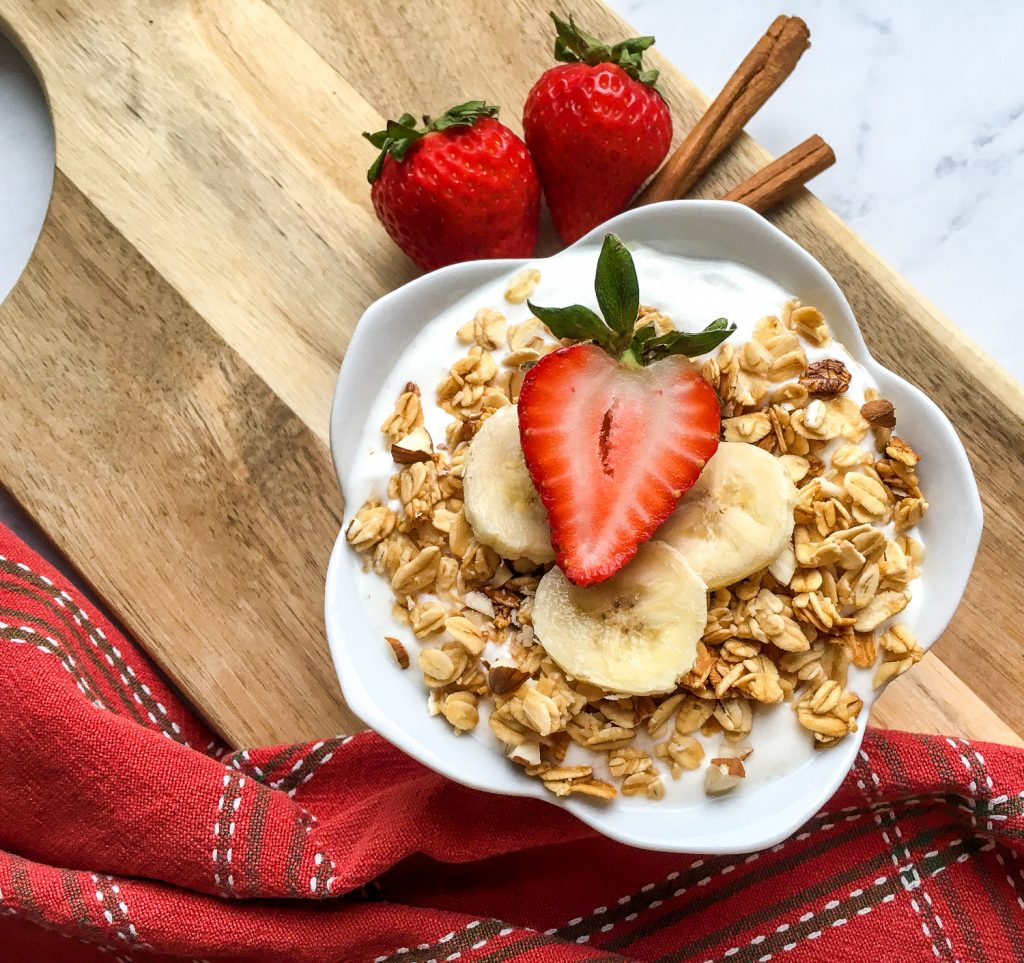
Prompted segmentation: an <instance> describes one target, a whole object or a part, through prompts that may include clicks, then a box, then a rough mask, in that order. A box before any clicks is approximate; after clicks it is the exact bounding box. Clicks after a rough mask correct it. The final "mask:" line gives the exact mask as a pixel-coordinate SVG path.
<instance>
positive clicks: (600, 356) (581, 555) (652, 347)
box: [519, 234, 736, 585]
mask: <svg viewBox="0 0 1024 963" xmlns="http://www.w3.org/2000/svg"><path fill="white" fill-rule="evenodd" d="M594 287H595V289H596V293H597V303H598V305H599V307H600V308H601V312H602V314H603V315H604V317H603V318H602V317H600V316H599V315H597V314H595V313H594V312H593V311H591V310H590V309H589V308H587V307H584V306H583V305H581V304H574V305H572V306H570V307H567V308H541V307H537V306H536V305H533V304H531V305H530V309H531V310H532V311H533V313H534V315H536V317H538V318H540V320H541V321H543V322H544V323H545V324H546V325H547V326H548V328H549V329H550V330H551V332H552V333H553V334H554V335H555V336H556V337H558V338H570V339H573V340H576V341H580V342H583V341H590V342H592V343H581V344H573V345H570V346H568V347H564V348H559V349H558V350H557V351H554V352H552V353H551V354H549V355H546V356H545V357H544V358H541V360H540V361H538V362H537V364H535V365H534V366H533V367H532V368H530V370H529V371H528V372H527V374H526V378H525V379H524V380H523V387H522V390H521V391H520V393H519V437H520V440H521V442H522V446H523V457H524V458H525V459H526V467H527V468H528V469H529V471H530V477H531V478H532V479H533V484H534V487H535V488H536V489H537V494H538V495H539V496H540V500H541V502H542V503H543V505H544V508H545V510H546V512H547V516H548V524H549V525H550V526H551V544H552V546H553V547H554V549H555V556H556V559H557V561H558V565H559V567H560V568H561V569H562V571H563V572H564V573H565V576H566V578H568V579H569V580H570V581H572V582H575V583H576V584H577V585H592V584H593V583H595V582H601V581H604V579H606V578H608V577H609V576H611V575H613V574H614V573H615V572H617V571H618V570H619V569H620V568H622V566H623V565H625V564H626V562H628V561H629V560H630V559H631V558H632V557H633V556H634V555H635V554H636V552H637V549H638V548H639V547H640V545H641V544H642V543H643V542H645V541H647V540H648V539H649V538H650V537H651V536H652V535H653V534H654V532H655V530H656V529H657V528H658V526H659V525H660V524H661V523H662V522H663V521H664V520H665V519H666V518H668V516H669V515H670V514H671V513H672V511H673V509H674V508H675V507H676V504H677V503H678V501H679V499H680V498H681V497H682V496H683V495H684V494H685V493H686V492H687V491H689V489H690V488H692V487H693V484H694V482H696V481H697V478H698V477H699V476H700V473H701V471H702V470H703V469H704V466H705V465H706V464H707V462H708V461H709V459H710V458H711V456H712V455H713V454H714V453H715V451H716V450H717V449H718V433H719V430H720V427H721V421H722V413H721V409H720V407H719V403H718V396H717V395H716V394H715V389H714V388H712V387H711V385H710V384H709V383H708V382H707V381H706V380H705V379H704V378H703V377H702V376H701V374H700V372H699V371H698V370H697V369H696V368H695V367H694V365H693V364H692V363H691V362H690V360H689V357H690V356H693V355H698V354H704V353H705V352H707V351H711V350H712V349H713V348H715V347H717V346H718V345H719V344H721V342H722V341H724V340H725V339H726V338H727V337H729V335H730V334H732V332H733V331H735V330H736V327H735V325H732V326H730V325H729V323H728V322H727V321H726V320H725V319H724V318H719V319H718V320H717V321H713V322H712V323H711V324H709V325H708V326H707V328H705V329H704V330H703V331H700V332H696V333H687V332H683V331H670V332H669V333H667V334H663V335H658V334H657V332H656V331H655V329H654V327H653V325H651V324H646V325H641V326H640V327H639V328H637V327H636V322H637V310H638V307H639V304H640V293H639V287H638V284H637V278H636V270H635V268H634V265H633V259H632V257H631V256H630V254H629V252H628V251H627V250H626V248H625V247H624V246H623V245H622V242H621V241H619V239H618V238H617V237H615V235H614V234H609V235H608V236H607V237H606V238H605V241H604V247H603V248H602V250H601V256H600V258H599V259H598V262H597V276H596V280H595V284H594Z"/></svg>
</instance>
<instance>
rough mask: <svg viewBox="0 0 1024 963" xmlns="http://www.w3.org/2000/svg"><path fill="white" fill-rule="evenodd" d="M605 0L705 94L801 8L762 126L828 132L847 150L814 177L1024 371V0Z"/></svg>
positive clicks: (794, 139)
mask: <svg viewBox="0 0 1024 963" xmlns="http://www.w3.org/2000/svg"><path fill="white" fill-rule="evenodd" d="M610 3H611V5H612V6H613V7H614V8H615V9H616V10H617V11H618V12H619V13H621V14H622V15H623V16H624V17H625V18H626V19H627V20H629V21H630V22H631V23H632V24H633V25H634V26H635V27H636V28H637V30H638V31H639V32H641V33H651V34H654V35H655V36H656V37H657V45H658V48H659V49H660V50H661V51H662V53H664V54H666V55H667V56H668V57H669V58H670V59H671V60H672V61H673V62H674V63H675V64H676V65H677V66H679V68H680V69H681V70H682V71H683V72H684V73H685V74H687V76H689V77H690V78H691V79H692V80H693V81H694V82H695V83H696V84H697V85H698V86H699V87H700V88H701V89H702V90H704V91H705V92H707V93H708V94H709V95H714V94H716V93H717V92H718V91H719V90H720V89H721V87H722V85H723V84H724V83H725V81H726V79H727V78H728V76H729V74H730V73H731V72H732V71H733V69H735V67H736V65H737V64H738V63H739V62H740V60H741V59H742V57H743V55H744V54H745V53H746V52H747V50H749V49H750V47H751V46H752V45H753V44H754V42H755V41H756V40H757V38H758V37H759V36H760V35H761V33H762V32H763V31H764V29H765V28H766V27H767V26H768V24H769V23H771V21H772V19H773V18H774V17H775V16H777V15H778V14H779V13H782V12H785V13H789V14H797V15H799V16H802V17H803V18H804V19H805V20H806V21H807V23H808V25H809V26H810V28H811V43H812V46H811V49H810V50H808V51H807V53H805V54H804V56H803V59H802V60H801V62H800V64H799V65H798V67H797V69H796V71H795V72H794V74H793V75H792V77H790V78H789V80H787V81H786V83H785V85H784V86H783V87H782V88H781V89H780V90H779V91H778V92H777V93H776V94H775V95H774V96H773V97H772V99H771V100H770V101H769V102H768V103H767V104H766V105H765V107H764V108H763V109H762V111H761V112H760V113H759V114H758V116H757V117H755V118H754V120H753V122H752V123H751V124H750V128H749V129H750V131H751V133H753V135H754V136H755V137H756V138H757V139H758V140H759V141H761V143H763V144H764V145H765V146H766V147H767V148H768V149H769V150H770V151H772V152H773V153H775V154H781V153H783V152H785V151H787V150H789V148H791V147H793V146H795V145H796V144H798V143H799V142H800V141H802V140H803V139H804V138H805V137H807V136H808V135H810V134H812V133H818V134H821V136H822V137H824V138H825V139H826V140H827V141H828V142H829V143H830V144H832V146H833V147H834V148H835V151H836V156H837V158H838V161H837V163H836V165H835V167H833V168H832V169H831V170H829V171H826V172H825V173H824V174H823V175H821V176H820V177H819V178H817V179H816V181H815V182H814V184H813V186H812V189H813V190H814V191H815V192H816V193H817V194H818V195H819V196H820V197H821V198H822V199H823V200H824V201H825V202H826V203H827V204H828V205H829V206H830V207H832V208H833V209H834V210H835V211H836V212H837V213H838V214H839V215H840V216H841V217H842V218H844V220H846V221H847V223H849V224H850V225H851V227H853V229H854V230H855V231H856V232H857V233H858V234H860V235H861V236H862V237H863V238H864V239H865V240H866V241H867V242H868V243H869V244H870V245H872V246H873V247H874V248H875V249H876V250H877V251H879V252H880V253H881V255H882V256H883V257H884V258H885V259H886V260H887V261H889V263H890V264H892V265H893V266H894V267H895V268H896V269H897V270H898V271H900V272H901V273H902V274H904V275H905V276H906V277H907V279H908V280H909V281H910V282H911V283H912V284H913V285H914V286H915V287H917V288H918V289H919V290H920V291H921V292H922V293H923V294H924V295H925V297H927V298H928V299H930V300H931V301H932V302H933V303H934V304H935V305H937V306H938V308H939V309H940V310H942V311H943V312H944V313H946V314H947V315H949V317H950V318H951V319H952V320H953V321H954V322H955V323H956V324H958V325H960V326H961V327H962V328H963V329H964V330H965V331H967V332H968V333H969V334H970V335H971V337H973V338H974V339H975V340H976V341H977V342H978V343H979V344H981V345H982V347H984V348H985V349H986V350H987V351H988V352H989V353H991V354H992V355H993V356H995V357H996V358H998V359H999V360H1000V361H1001V362H1002V364H1003V365H1004V366H1005V367H1006V368H1007V369H1009V370H1010V371H1011V372H1012V373H1013V374H1014V375H1015V376H1016V377H1017V378H1018V379H1021V380H1024V308H1022V306H1021V305H1022V299H1021V298H1020V297H1019V296H1017V295H1014V294H1013V293H1012V292H1011V290H1010V288H1011V287H1012V284H1013V283H1014V281H1013V279H1014V278H1015V277H1017V276H1018V272H1019V271H1020V270H1021V268H1022V267H1024V242H1022V239H1021V231H1022V222H1024V69H1022V67H1021V54H1020V40H1021V37H1024V5H1021V4H1019V3H1011V2H1000V0H987V2H986V3H983V4H978V5H974V6H972V7H970V8H965V7H964V6H963V5H962V4H959V3H954V2H952V0H933V2H931V3H920V4H911V3H895V4H894V3H891V2H885V0H846V2H844V3H842V4H840V3H836V2H821V0H793V2H787V3H785V4H783V5H781V6H780V4H779V3H778V0H742V2H740V0H717V2H716V0H610Z"/></svg>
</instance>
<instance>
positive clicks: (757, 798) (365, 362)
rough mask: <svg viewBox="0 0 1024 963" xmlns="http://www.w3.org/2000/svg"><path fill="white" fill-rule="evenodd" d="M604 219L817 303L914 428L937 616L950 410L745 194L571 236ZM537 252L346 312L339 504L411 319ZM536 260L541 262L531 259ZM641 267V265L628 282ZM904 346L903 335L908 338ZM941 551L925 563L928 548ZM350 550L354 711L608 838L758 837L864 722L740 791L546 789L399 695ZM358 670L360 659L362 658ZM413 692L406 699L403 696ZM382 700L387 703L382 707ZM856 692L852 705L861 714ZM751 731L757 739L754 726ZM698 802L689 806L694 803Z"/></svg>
mask: <svg viewBox="0 0 1024 963" xmlns="http://www.w3.org/2000/svg"><path fill="white" fill-rule="evenodd" d="M609 231H614V232H615V233H617V234H618V235H619V236H620V237H622V239H623V240H624V241H625V242H626V243H627V244H629V243H631V242H643V243H646V244H650V245H652V246H654V247H659V248H662V249H664V250H668V251H669V252H670V253H676V254H686V255H689V256H694V257H714V258H722V259H728V260H733V261H737V262H739V263H741V264H746V265H747V266H749V267H751V268H753V269H754V270H757V271H759V272H761V273H762V274H765V275H766V276H768V277H770V278H772V279H773V280H775V281H777V282H779V283H780V284H781V285H782V286H783V287H785V288H786V289H787V290H790V291H793V292H794V293H795V294H796V295H797V296H798V297H799V298H800V299H801V300H802V301H804V302H805V303H811V304H815V305H816V306H817V307H819V308H821V309H822V310H823V311H824V312H825V314H826V317H827V318H828V320H829V323H830V325H831V327H832V330H833V333H834V334H835V335H836V337H837V340H839V341H840V342H841V343H842V344H843V345H845V347H846V348H847V350H848V351H849V352H850V354H851V355H852V356H853V357H854V358H855V359H856V360H857V361H859V362H860V363H861V364H862V365H864V367H865V368H866V369H867V370H868V372H869V373H870V374H871V376H872V377H873V378H874V379H875V381H876V382H877V384H878V385H879V388H880V390H881V391H882V393H883V395H884V396H885V397H887V398H889V399H890V400H891V401H893V403H894V404H895V406H896V408H897V411H898V413H899V418H900V429H901V432H903V433H904V434H905V435H906V436H907V437H909V438H911V439H913V442H914V446H915V448H916V449H917V450H918V451H919V452H920V453H921V454H922V455H923V458H924V465H925V466H926V471H927V484H928V489H927V493H928V497H929V501H930V503H931V511H930V512H929V513H928V515H926V517H925V520H924V522H923V523H922V529H923V530H925V531H924V541H925V542H926V544H927V546H928V549H927V550H928V557H927V558H926V561H925V563H924V574H923V577H922V579H921V581H920V583H915V587H917V586H918V585H921V586H923V587H922V588H921V589H920V591H921V593H922V594H924V595H925V596H926V601H927V605H926V606H922V607H921V608H920V610H919V612H918V618H917V621H916V624H915V625H914V628H915V630H916V632H917V635H918V640H919V642H920V643H921V644H922V646H923V647H925V648H927V647H929V646H930V645H931V644H932V643H933V642H934V641H935V640H936V639H937V638H938V637H939V635H940V634H941V633H942V632H943V631H944V629H945V628H946V626H947V625H948V623H949V621H950V619H951V618H952V617H953V613H954V612H955V610H956V607H957V605H958V604H959V601H960V599H961V597H962V595H963V592H964V590H965V588H966V585H967V580H968V577H969V574H970V570H971V566H972V564H973V561H974V556H975V554H976V552H977V548H978V544H979V541H980V538H981V529H982V510H981V501H980V498H979V497H978V491H977V486H976V484H975V481H974V475H973V473H972V471H971V467H970V463H969V462H968V459H967V454H966V452H965V451H964V448H963V445H962V444H961V443H960V440H959V438H958V437H957V434H956V431H955V430H954V428H953V426H952V425H951V424H950V422H949V420H948V419H947V418H946V417H945V415H944V414H942V412H941V411H940V410H939V408H938V407H937V406H936V405H935V404H934V402H932V401H931V400H930V399H929V398H928V397H927V396H925V395H924V394H923V393H922V392H921V391H919V390H918V389H917V388H915V387H914V386H912V385H910V384H909V383H908V382H906V381H904V380H903V379H902V378H900V377H898V376H897V375H895V374H893V373H892V372H891V371H889V370H888V369H886V368H884V367H882V366H881V365H880V364H879V363H878V362H876V361H875V360H874V359H873V358H872V357H871V355H870V354H869V353H868V350H867V347H866V345H865V344H864V339H863V337H862V336H861V333H860V329H859V328H858V326H857V323H856V320H855V319H854V316H853V312H852V310H851V308H850V306H849V304H848V303H847V301H846V299H845V297H844V296H843V294H842V292H841V291H840V289H839V287H838V285H837V284H836V283H835V281H834V280H833V279H832V278H831V276H830V275H829V274H828V272H827V271H825V269H824V268H823V267H822V266H821V265H820V264H819V263H818V262H817V261H816V260H815V259H814V258H813V257H812V256H811V255H810V254H808V253H807V252H806V251H804V250H803V248H801V247H800V246H799V245H797V244H796V243H795V242H794V241H792V240H791V239H790V238H789V237H787V236H786V235H785V234H783V233H782V232H781V231H779V230H778V229H777V228H775V227H774V226H772V225H771V224H770V223H769V222H768V221H766V220H765V219H764V218H762V217H761V216H760V215H758V214H756V213H754V212H753V211H751V210H750V209H748V208H746V207H744V206H742V205H739V204H734V203H731V202H728V201H668V202H665V203H662V204H654V205H651V206H648V207H643V208H639V209H637V210H634V211H629V212H627V213H625V214H622V215H620V216H618V217H616V218H613V219H612V220H611V221H609V222H607V223H606V224H603V225H601V226H600V227H599V228H596V229H595V230H593V231H591V232H590V233H589V234H587V235H586V236H584V237H583V238H581V239H580V240H579V241H577V242H576V243H575V244H574V245H572V248H582V247H592V248H593V249H594V253H595V257H596V253H597V249H598V247H599V245H600V243H601V240H602V238H603V236H604V235H605V234H606V233H608V232H609ZM559 256H560V255H558V254H556V255H553V256H552V257H551V258H548V259H523V260H502V261H472V262H467V263H464V264H456V265H452V266H451V267H447V268H442V269H441V270H439V271H435V272H433V273H431V274H428V275H425V276H423V277H421V278H418V279H416V280H414V281H411V282H410V283H408V284H406V285H404V286H403V287H401V288H398V289H397V290H395V291H393V292H391V293H390V294H387V295H385V296H384V297H382V298H380V299H379V300H378V301H376V302H375V303H374V304H372V305H371V306H370V307H369V308H368V309H367V311H366V312H365V314H364V315H363V317H362V318H361V319H360V322H359V324H358V326H357V327H356V331H355V333H354V335H353V337H352V341H351V343H350V345H349V348H348V352H347V353H346V356H345V360H344V363H343V364H342V368H341V374H340V376H339V379H338V385H337V389H336V392H335V396H334V403H333V408H332V414H331V450H332V454H333V457H334V461H335V466H336V469H337V472H338V477H339V481H340V483H341V487H342V491H343V494H344V496H345V500H346V509H347V510H348V508H349V506H354V505H356V504H358V503H359V501H361V499H362V498H363V497H365V493H364V492H350V491H347V490H346V478H347V475H348V473H349V470H350V468H351V458H352V453H353V452H354V451H355V448H356V443H357V442H358V439H359V435H360V433H361V431H362V426H363V423H364V422H365V415H366V411H367V408H368V406H369V404H370V402H371V400H372V398H373V396H374V395H375V393H376V388H377V387H379V385H380V383H381V381H382V380H383V377H384V376H385V375H386V374H387V373H388V372H389V370H390V369H391V367H392V366H393V363H394V360H395V359H396V358H397V357H398V356H399V355H400V354H401V352H402V350H403V349H404V347H405V346H406V345H407V344H408V343H409V342H410V341H411V339H412V338H413V337H414V336H415V334H416V332H417V331H418V330H419V325H418V324H416V322H415V321H414V320H412V319H416V318H424V317H428V318H429V317H433V316H435V315H436V314H437V313H438V312H439V311H441V310H443V309H444V308H445V307H447V306H448V305H450V304H454V303H455V302H456V301H458V300H459V299H461V298H462V297H464V296H465V295H467V294H470V293H472V291H473V290H475V289H477V288H479V287H480V286H482V285H484V284H486V283H488V282H492V281H495V280H497V279H499V278H504V277H507V276H509V275H511V274H512V273H514V272H515V271H516V270H517V269H519V268H520V267H521V266H522V265H524V264H527V263H541V262H544V261H546V262H552V261H555V262H556V261H557V258H558V257H559ZM541 266H542V267H543V263H541ZM642 285H643V279H642V278H641V289H642ZM908 347H911V348H912V346H908ZM929 559H933V560H936V561H941V562H942V567H941V568H939V567H938V566H937V565H936V564H935V561H933V562H932V563H931V564H929ZM359 565H361V560H359V559H358V558H357V557H356V556H355V553H354V552H352V551H351V550H350V549H349V547H348V545H347V544H346V542H345V538H344V534H343V533H342V534H340V535H339V537H338V540H337V543H336V545H335V548H334V551H333V553H332V555H331V561H330V565H329V568H328V573H327V591H326V602H325V618H326V625H327V636H328V640H329V644H330V649H331V655H332V658H333V660H334V664H335V668H336V670H337V673H338V679H339V682H340V683H341V687H342V690H343V692H344V695H345V698H346V700H347V702H348V704H349V706H350V707H351V708H352V710H353V711H354V712H355V713H357V714H358V715H359V716H360V718H362V719H363V720H364V721H365V722H366V723H367V724H368V725H369V726H371V727H372V728H373V729H375V730H376V731H377V732H379V733H380V734H381V735H382V736H384V737H385V738H386V739H387V740H388V741H390V742H392V743H393V744H394V745H396V746H398V747H399V748H400V749H402V750H404V751H405V752H407V753H409V754H410V755H411V756H413V757H415V758H416V759H418V760H419V761H421V762H422V763H424V764H425V765H427V766H430V767H431V768H433V769H435V770H437V771H439V772H441V773H443V774H444V775H446V776H448V777H450V778H452V779H454V780H456V781H458V782H461V783H463V784H465V785H468V786H471V787H474V788H477V789H482V790H487V791H490V792H496V793H501V794H508V795H519V796H532V797H535V798H541V799H545V800H547V801H549V802H551V803H553V804H555V805H560V806H562V807H564V808H566V809H568V810H569V811H570V812H572V813H574V814H575V815H576V816H578V817H579V818H580V819H582V820H583V821H584V822H586V823H588V824H590V825H591V826H593V827H594V828H595V829H597V830H599V831H600V832H602V833H604V834H605V835H607V836H609V837H611V838H614V839H617V840H619V841H620V842H624V843H628V844H631V845H634V846H642V847H645V848H649V849H657V850H663V851H670V852H690V853H698V852H702V853H703V852H706V853H735V852H750V851H753V850H757V849H762V848H764V847H767V846H771V845H773V844H774V843H776V842H778V841H779V840H781V839H784V838H785V837H787V836H789V835H790V834H791V833H793V832H794V831H795V830H796V829H797V828H798V827H799V826H801V825H802V824H803V823H804V822H805V821H806V820H807V819H808V818H809V817H810V816H811V815H813V814H814V813H815V812H816V811H817V810H818V809H820V807H821V806H822V804H823V803H825V802H826V801H827V800H828V799H829V797H830V796H831V795H832V793H833V792H834V791H835V790H836V788H838V786H839V784H840V783H841V782H842V780H843V778H844V776H845V775H846V773H847V772H848V771H849V769H850V767H851V766H852V764H853V761H854V759H855V757H856V753H857V751H858V749H859V748H860V743H861V740H862V739H863V731H864V727H863V725H862V726H861V729H860V732H858V733H857V734H856V735H854V736H851V737H849V738H847V739H845V740H843V741H842V743H840V744H839V746H837V747H835V748H833V749H830V750H828V751H827V752H823V753H820V754H818V755H817V756H816V757H815V759H814V760H813V762H812V763H810V764H808V765H806V766H804V767H802V768H801V769H799V770H797V771H795V772H793V773H791V774H788V775H786V776H784V777H782V778H780V779H778V780H776V781H775V782H773V783H770V784H768V785H765V786H761V787H759V788H758V789H757V790H756V791H752V792H749V793H747V794H744V793H742V792H738V793H734V794H732V795H730V796H728V797H723V798H720V799H709V800H707V801H706V803H705V804H704V805H703V806H702V807H700V808H699V809H697V810H696V811H695V810H694V809H693V808H689V809H686V810H685V811H681V810H680V809H679V808H678V807H677V808H672V807H664V806H663V804H650V803H646V801H643V802H632V801H630V802H629V803H627V801H626V800H624V799H617V800H613V801H611V802H609V803H601V802H599V801H596V800H592V799H580V798H576V797H569V798H568V799H556V798H554V797H552V796H551V795H550V794H549V793H548V792H546V791H545V790H544V789H543V788H542V787H541V786H540V785H539V784H538V782H537V780H532V779H526V778H524V777H523V776H522V775H521V773H519V772H518V771H517V770H516V769H515V767H513V766H512V764H510V763H508V762H507V761H506V760H505V759H504V757H503V755H502V753H501V751H500V748H499V747H498V746H497V744H495V745H494V747H493V748H489V747H488V746H486V745H484V744H483V743H481V742H477V741H475V740H472V739H465V738H464V739H458V740H456V739H453V738H452V736H451V734H450V732H449V730H448V729H447V727H445V726H442V725H435V724H434V723H435V722H436V720H430V719H429V718H427V716H426V712H425V706H424V705H423V701H424V700H423V699H422V690H419V693H418V694H419V697H420V698H419V701H418V703H417V704H416V705H415V706H414V707H410V706H409V705H408V703H409V701H410V700H409V699H408V695H409V689H408V686H409V685H410V683H409V681H408V675H411V673H410V674H407V675H403V674H402V673H401V672H399V670H398V669H397V668H396V667H395V666H394V664H393V662H391V661H390V657H389V656H388V655H387V653H386V651H385V650H386V647H385V646H384V645H383V644H382V643H381V640H380V639H379V638H376V637H371V635H372V634H371V633H370V632H369V629H368V628H367V626H366V625H365V624H364V623H363V620H362V619H361V611H360V607H361V604H362V603H361V601H360V598H359V595H358V592H357V591H356V589H355V583H356V578H355V573H356V571H357V568H358V566H359ZM371 670H372V671H371ZM413 701H415V700H413ZM396 706H398V707H399V708H397V709H396ZM869 709H870V702H869V704H868V705H866V706H865V708H864V711H863V713H862V716H861V718H862V719H866V718H867V713H868V710H869ZM753 741H754V742H755V746H756V739H755V740H753ZM695 814H696V815H697V817H698V818H693V816H694V815H695Z"/></svg>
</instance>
